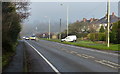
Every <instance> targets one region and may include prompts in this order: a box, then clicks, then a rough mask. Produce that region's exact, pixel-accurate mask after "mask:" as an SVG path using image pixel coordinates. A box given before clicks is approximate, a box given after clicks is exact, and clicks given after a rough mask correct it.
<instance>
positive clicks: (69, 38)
mask: <svg viewBox="0 0 120 74" xmlns="http://www.w3.org/2000/svg"><path fill="white" fill-rule="evenodd" d="M76 40H77V37H76V35H70V36H67V37H66V38H64V39H61V41H62V42H63V41H66V42H76Z"/></svg>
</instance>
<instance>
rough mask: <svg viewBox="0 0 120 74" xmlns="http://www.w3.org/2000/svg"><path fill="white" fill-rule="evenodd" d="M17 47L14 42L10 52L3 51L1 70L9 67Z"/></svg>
mask: <svg viewBox="0 0 120 74" xmlns="http://www.w3.org/2000/svg"><path fill="white" fill-rule="evenodd" d="M17 45H18V42H16V43H15V44H14V45H13V49H11V50H12V51H5V50H4V51H3V53H2V69H3V70H4V69H5V68H6V67H7V66H8V65H9V63H10V61H11V60H12V58H13V56H14V55H15V51H16V46H17ZM8 49H9V48H8Z"/></svg>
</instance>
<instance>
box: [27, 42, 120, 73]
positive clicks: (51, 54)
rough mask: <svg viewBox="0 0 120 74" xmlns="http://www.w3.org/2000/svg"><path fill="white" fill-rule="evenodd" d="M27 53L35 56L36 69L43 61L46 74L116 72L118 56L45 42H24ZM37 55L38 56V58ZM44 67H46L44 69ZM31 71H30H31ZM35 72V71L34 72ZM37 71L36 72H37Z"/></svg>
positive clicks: (119, 66)
mask: <svg viewBox="0 0 120 74" xmlns="http://www.w3.org/2000/svg"><path fill="white" fill-rule="evenodd" d="M25 43H26V46H27V47H29V49H28V50H27V52H29V53H30V52H31V54H32V53H33V52H34V55H33V56H35V54H37V56H36V58H34V59H35V60H36V61H37V62H35V61H34V65H32V63H31V64H30V65H32V67H34V66H35V65H36V66H37V67H35V68H36V69H37V68H39V67H42V65H41V66H39V63H40V62H41V61H39V60H41V58H42V60H44V64H45V63H46V64H45V65H44V64H43V67H44V68H43V69H44V70H45V69H48V70H46V71H48V72H53V71H55V72H118V69H119V68H120V65H118V56H119V55H118V54H116V53H112V52H106V51H100V50H95V49H90V48H83V47H77V46H72V45H67V44H61V43H57V42H51V41H46V40H39V41H31V40H25ZM38 55H39V56H38ZM45 66H46V67H45ZM31 71H32V70H31ZM34 71H35V70H34ZM38 71H39V70H37V72H38Z"/></svg>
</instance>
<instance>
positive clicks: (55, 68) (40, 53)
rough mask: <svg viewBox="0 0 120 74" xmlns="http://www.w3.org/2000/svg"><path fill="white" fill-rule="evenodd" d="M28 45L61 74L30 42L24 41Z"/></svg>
mask: <svg viewBox="0 0 120 74" xmlns="http://www.w3.org/2000/svg"><path fill="white" fill-rule="evenodd" d="M25 42H26V43H27V44H28V45H29V46H31V47H32V48H33V49H34V50H35V51H36V52H37V53H38V54H39V55H40V56H41V57H42V58H43V59H44V60H45V61H46V62H47V63H48V64H49V65H50V67H51V68H52V69H53V70H54V71H55V72H56V73H57V74H61V73H60V72H59V71H58V70H57V68H55V67H54V66H53V65H52V64H51V63H50V62H49V61H48V60H47V59H46V58H45V57H44V56H43V55H42V54H41V53H40V52H39V51H38V50H37V49H36V48H35V47H33V46H32V45H31V44H30V43H28V42H27V41H25Z"/></svg>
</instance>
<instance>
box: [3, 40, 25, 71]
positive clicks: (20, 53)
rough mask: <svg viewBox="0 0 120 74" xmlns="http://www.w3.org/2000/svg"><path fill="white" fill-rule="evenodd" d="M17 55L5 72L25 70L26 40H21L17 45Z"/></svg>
mask: <svg viewBox="0 0 120 74" xmlns="http://www.w3.org/2000/svg"><path fill="white" fill-rule="evenodd" d="M15 53H16V54H15V56H14V57H13V59H12V61H11V62H10V64H9V65H8V67H7V68H6V69H5V70H4V71H3V72H23V71H24V41H19V43H18V46H17V47H16V52H15Z"/></svg>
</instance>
